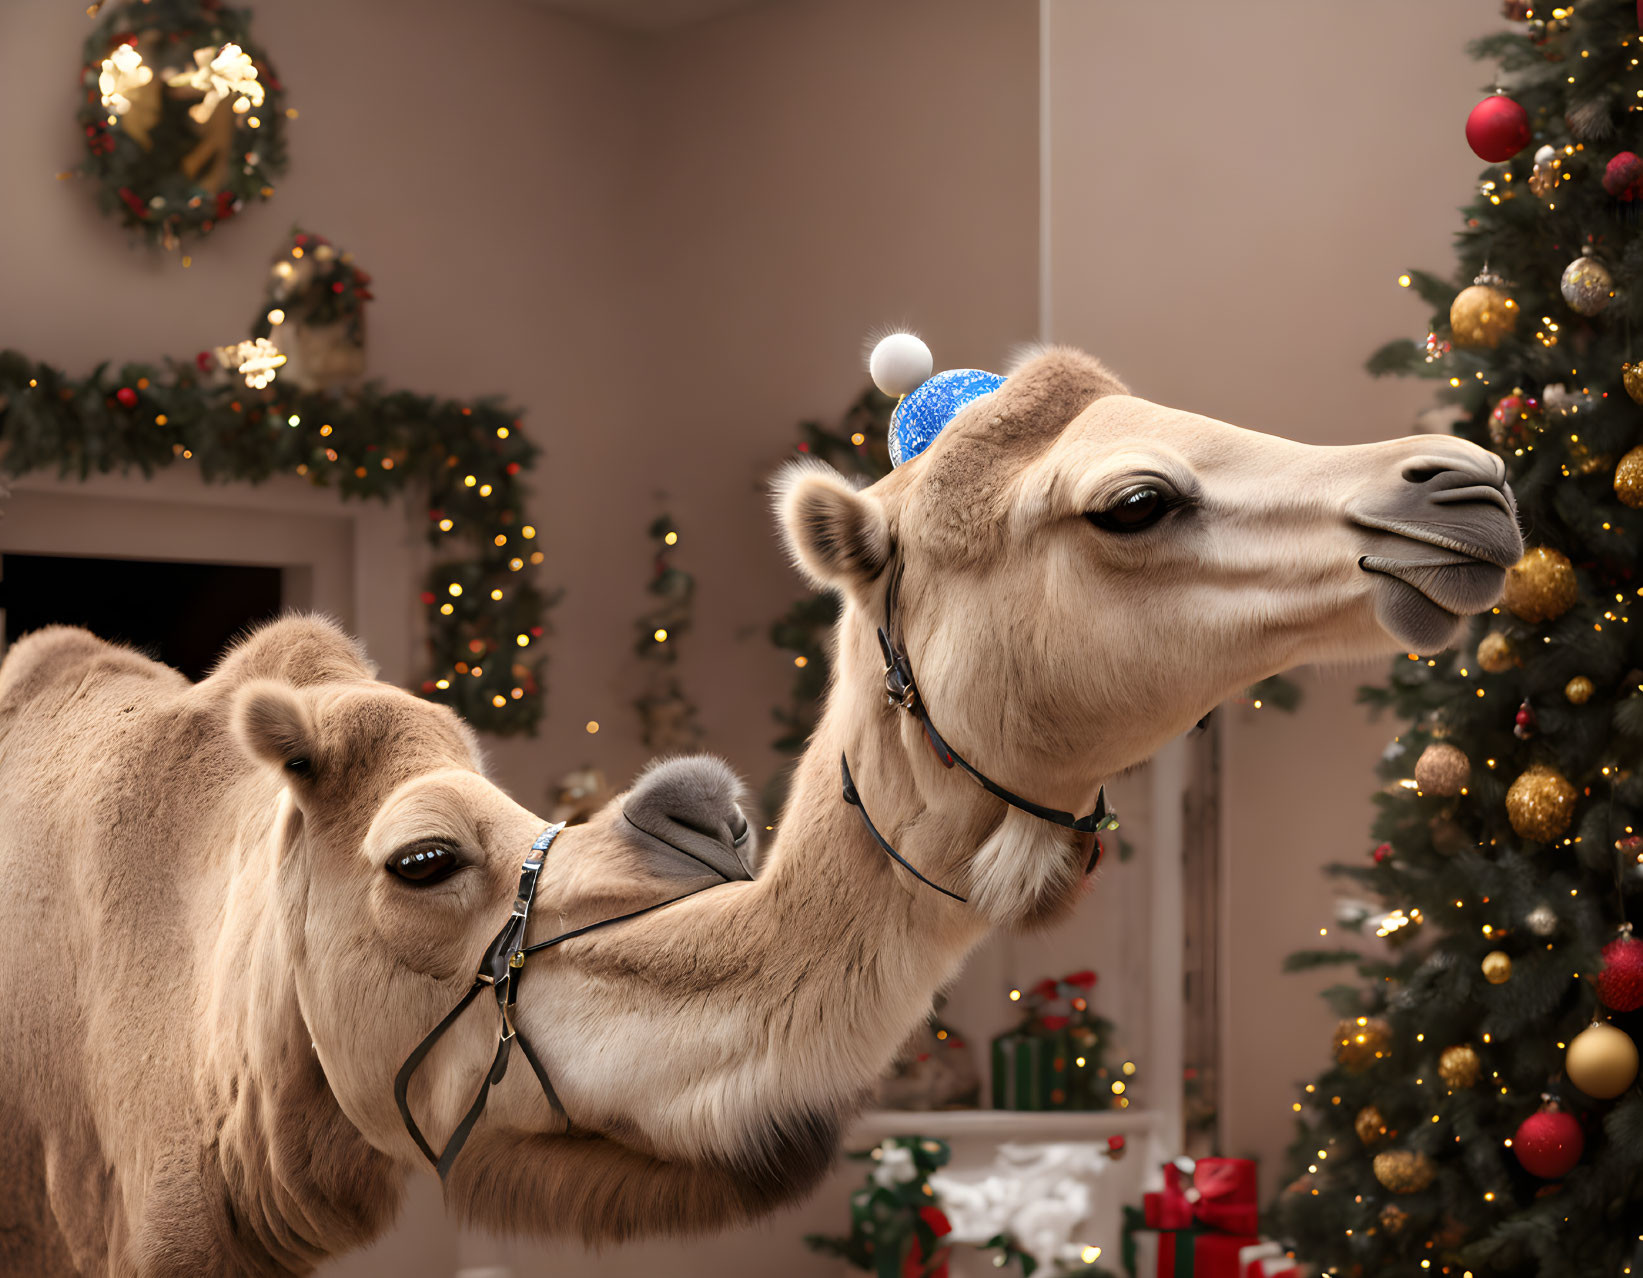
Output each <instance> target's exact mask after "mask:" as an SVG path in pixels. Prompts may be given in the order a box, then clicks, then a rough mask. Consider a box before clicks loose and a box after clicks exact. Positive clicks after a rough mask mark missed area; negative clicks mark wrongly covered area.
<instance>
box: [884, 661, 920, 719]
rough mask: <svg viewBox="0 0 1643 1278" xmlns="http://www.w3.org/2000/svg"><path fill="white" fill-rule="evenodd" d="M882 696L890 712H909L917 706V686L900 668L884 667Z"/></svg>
mask: <svg viewBox="0 0 1643 1278" xmlns="http://www.w3.org/2000/svg"><path fill="white" fill-rule="evenodd" d="M884 695H885V699H886V700H887V701H888V702H889V703H890V708H891V709H892V710H895V709H901V710H907V711H911V710H912V709H913V707H914V706H916V705H917V704H918V685H917V684H915V683H914V682H913V681H912V679H911V678H909V677H908V676H907V673H906V672H905V671H904V670H902V669H901V668H900V667H898V666H885V667H884Z"/></svg>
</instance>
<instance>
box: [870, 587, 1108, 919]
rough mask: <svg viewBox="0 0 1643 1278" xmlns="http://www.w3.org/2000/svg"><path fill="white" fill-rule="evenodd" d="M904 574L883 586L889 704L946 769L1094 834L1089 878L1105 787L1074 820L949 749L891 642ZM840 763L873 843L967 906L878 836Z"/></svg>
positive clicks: (1102, 825)
mask: <svg viewBox="0 0 1643 1278" xmlns="http://www.w3.org/2000/svg"><path fill="white" fill-rule="evenodd" d="M901 572H902V566H901V563H900V562H899V561H898V562H897V563H896V564H895V566H894V567H893V568H891V570H890V575H889V579H888V581H887V582H886V583H885V588H884V624H883V625H882V626H880V627H879V630H878V636H879V649H880V650H881V651H882V652H883V654H884V691H885V696H886V697H888V698H889V702H890V705H891V706H892V707H893V708H895V709H898V710H905V711H907V712H908V713H909V714H912V715H913V716H914V717H915V718H917V719H918V721H919V725H920V726H921V727H922V728H923V729H924V737H925V740H926V741H928V742H929V744H930V749H931V750H933V751H934V752H935V755H936V758H937V759H939V760H940V761H941V764H942V766H943V767H945V768H951V767H953V765H954V764H957V765H958V766H959V767H960V768H962V769H963V770H964V772H965V773H967V774H968V775H969V777H970V779H971V780H973V781H974V782H975V783H976V784H977V785H979V786H980V787H981V788H982V789H983V790H985V791H987V793H988V794H991V795H992V796H993V797H994V798H997V799H1002V800H1003V801H1004V802H1005V803H1007V804H1009V805H1010V806H1011V807H1012V808H1017V809H1019V810H1020V811H1022V812H1025V813H1027V814H1028V815H1029V816H1035V817H1037V818H1038V819H1039V820H1041V821H1049V822H1050V823H1051V824H1053V825H1059V826H1061V827H1063V828H1064V829H1068V830H1072V831H1075V832H1076V833H1078V834H1086V835H1090V836H1091V847H1090V860H1089V864H1088V865H1087V866H1086V867H1085V870H1084V872H1085V873H1086V874H1088V873H1090V871H1092V870H1094V869H1095V867H1096V864H1097V863H1098V862H1099V861H1100V859H1101V840H1100V838H1099V837H1097V836H1099V834H1100V832H1101V831H1102V830H1104V829H1106V828H1107V827H1108V826H1110V825H1112V824H1113V823H1114V822H1113V819H1112V814H1111V813H1110V812H1109V810H1108V808H1107V790H1106V787H1105V786H1103V787H1101V789H1100V790H1099V791H1097V792H1096V796H1095V811H1093V812H1091V813H1090V814H1089V815H1088V816H1082V817H1080V816H1074V815H1073V814H1072V813H1071V812H1064V811H1062V810H1061V809H1060V808H1051V807H1046V806H1045V805H1044V804H1042V803H1034V802H1033V801H1032V800H1031V799H1027V798H1023V797H1022V796H1021V795H1019V794H1017V793H1016V792H1015V791H1014V790H1009V789H1006V788H1005V787H1004V786H1001V785H999V784H998V782H996V781H994V780H993V779H992V778H991V777H989V776H988V775H987V774H986V773H984V772H982V771H981V769H980V768H978V767H976V766H975V765H974V764H972V763H971V762H970V761H969V760H968V759H966V758H965V757H964V756H963V755H961V754H960V753H959V752H958V751H957V750H955V749H953V747H952V746H950V745H948V744H947V740H946V738H944V737H943V736H942V735H941V733H940V732H939V731H937V730H936V725H935V722H934V721H933V720H932V719H931V718H930V711H929V709H928V708H927V707H926V706H925V704H924V699H923V698H922V697H921V696H920V695H919V690H918V682H917V681H916V680H915V679H914V678H913V663H912V661H911V659H910V658H909V657H908V655H907V652H906V650H905V649H903V648H902V647H900V646H899V645H898V644H897V643H896V641H895V640H894V639H893V638H892V637H891V635H892V632H893V631H894V628H895V610H896V597H897V595H898V594H899V592H900V587H901ZM839 763H840V766H841V768H842V769H843V773H844V801H845V802H846V803H848V804H850V805H851V806H852V807H854V808H855V809H856V811H857V812H859V813H860V814H861V819H862V823H863V824H864V825H865V826H866V827H867V832H868V834H870V835H871V836H872V837H873V842H875V843H877V844H878V845H879V847H880V848H881V849H883V851H884V852H885V853H886V854H887V855H888V856H889V857H890V859H891V860H893V861H895V863H896V864H897V865H899V866H901V867H902V868H903V869H904V870H906V871H907V872H908V873H909V874H911V875H912V876H913V877H914V878H915V879H917V880H918V881H919V882H920V883H923V884H925V885H927V886H929V887H933V888H935V890H936V891H938V892H940V893H942V894H943V895H944V896H950V897H952V898H953V900H955V901H966V902H967V900H968V898H966V897H962V896H960V895H959V894H958V893H957V892H953V891H950V890H949V889H947V888H944V887H942V886H941V884H939V883H936V882H934V881H932V880H930V879H928V878H926V877H925V876H924V875H922V874H920V873H919V871H918V870H917V869H916V868H914V866H913V865H912V864H911V863H910V862H909V861H908V860H907V858H906V857H904V856H902V855H901V853H899V852H897V851H896V849H895V848H893V847H892V846H891V845H890V841H889V840H888V839H886V838H885V837H884V835H882V834H880V833H879V829H878V827H877V826H876V825H874V824H873V819H872V818H871V817H870V816H868V815H867V808H866V807H865V805H863V803H862V801H861V793H860V791H858V790H857V789H856V785H855V782H854V781H852V780H851V778H850V762H849V760H848V759H846V758H845V757H844V756H843V755H842V754H841V755H840V756H839Z"/></svg>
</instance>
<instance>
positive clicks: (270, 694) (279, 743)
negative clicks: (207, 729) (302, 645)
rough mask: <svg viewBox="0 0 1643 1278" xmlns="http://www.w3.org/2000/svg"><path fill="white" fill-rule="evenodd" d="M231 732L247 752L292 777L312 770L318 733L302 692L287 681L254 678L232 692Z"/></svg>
mask: <svg viewBox="0 0 1643 1278" xmlns="http://www.w3.org/2000/svg"><path fill="white" fill-rule="evenodd" d="M230 722H231V723H232V724H233V725H234V735H235V736H237V737H238V738H239V740H240V744H241V745H243V746H244V747H245V749H246V750H247V752H249V753H250V754H251V755H253V756H254V757H256V758H258V759H262V760H264V761H265V762H267V763H272V764H274V765H275V766H276V767H279V768H281V769H283V770H284V771H285V772H286V773H287V774H289V775H290V776H293V777H305V776H307V775H309V774H310V773H311V772H312V771H313V766H314V749H315V747H316V745H317V744H318V734H317V733H316V732H315V730H314V718H313V715H312V714H310V713H309V710H308V705H307V703H306V702H305V701H304V700H303V699H302V695H301V694H300V693H299V692H298V691H297V690H296V689H295V688H293V687H291V686H290V685H289V684H285V683H277V682H275V681H274V680H272V679H256V680H253V681H252V682H250V683H248V684H246V685H245V686H244V687H243V688H241V689H240V690H239V691H238V692H237V693H235V695H234V708H233V711H232V713H231V715H230Z"/></svg>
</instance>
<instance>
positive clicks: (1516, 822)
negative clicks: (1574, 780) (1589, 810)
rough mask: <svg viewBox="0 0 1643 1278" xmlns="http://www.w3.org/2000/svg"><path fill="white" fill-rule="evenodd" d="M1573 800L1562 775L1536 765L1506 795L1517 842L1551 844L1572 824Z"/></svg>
mask: <svg viewBox="0 0 1643 1278" xmlns="http://www.w3.org/2000/svg"><path fill="white" fill-rule="evenodd" d="M1575 800H1576V795H1575V788H1574V786H1572V785H1570V784H1569V781H1568V779H1567V778H1566V777H1565V776H1564V775H1563V774H1562V773H1561V772H1559V771H1558V770H1557V769H1556V768H1553V767H1549V766H1547V765H1546V764H1543V763H1537V764H1535V766H1534V767H1532V768H1529V769H1528V770H1527V771H1525V772H1524V773H1523V774H1522V775H1521V776H1520V777H1518V779H1517V780H1516V781H1514V782H1512V785H1511V788H1510V789H1508V790H1507V791H1506V815H1507V817H1508V818H1510V820H1511V822H1512V829H1513V830H1514V831H1516V833H1517V836H1518V838H1520V839H1533V840H1534V841H1535V842H1536V843H1551V842H1552V841H1553V840H1554V839H1560V838H1562V837H1563V835H1564V832H1565V831H1567V830H1568V828H1569V822H1570V821H1572V820H1574V815H1575Z"/></svg>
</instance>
